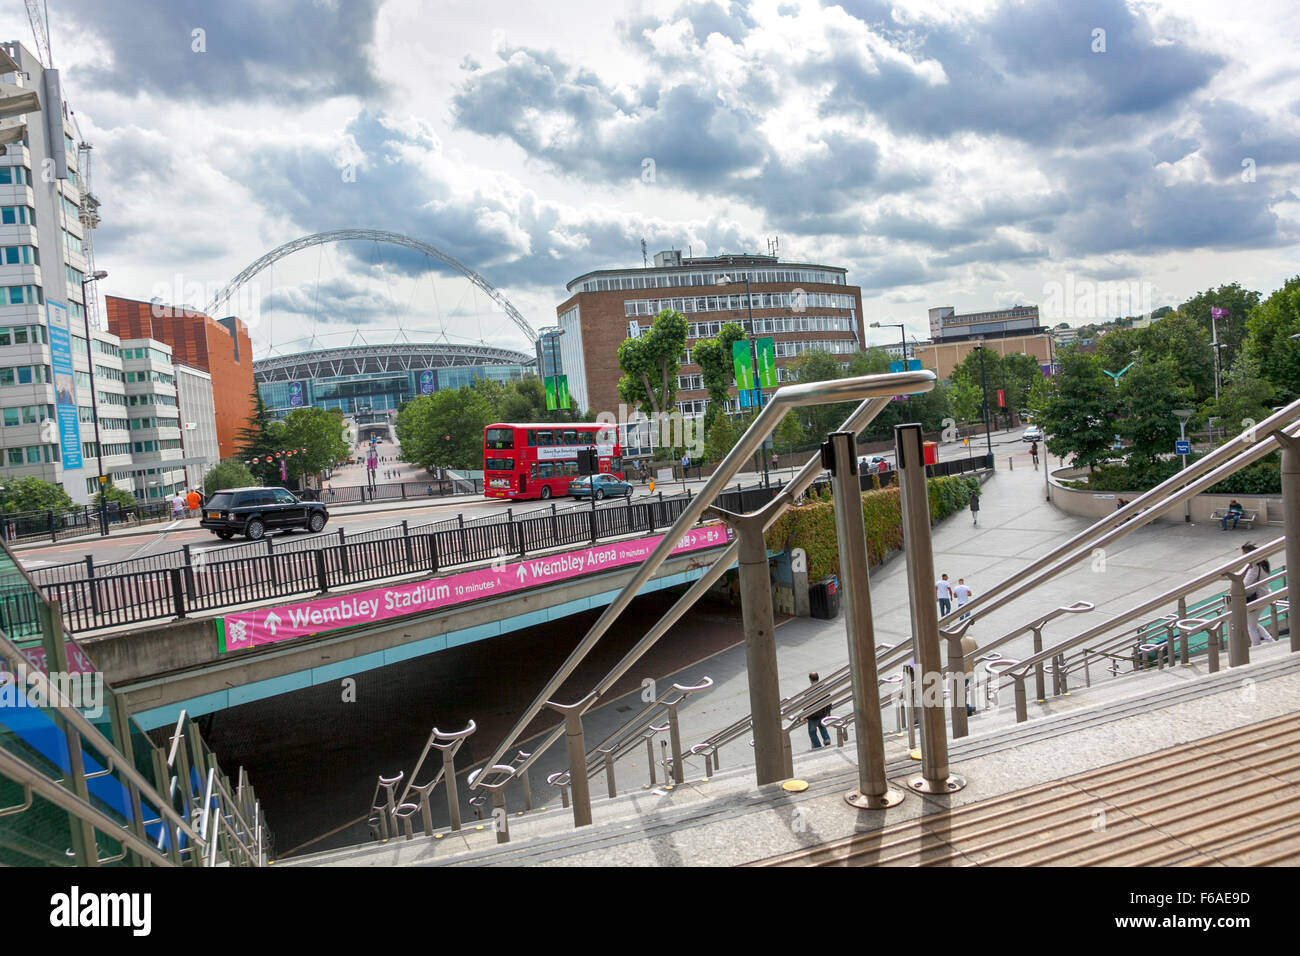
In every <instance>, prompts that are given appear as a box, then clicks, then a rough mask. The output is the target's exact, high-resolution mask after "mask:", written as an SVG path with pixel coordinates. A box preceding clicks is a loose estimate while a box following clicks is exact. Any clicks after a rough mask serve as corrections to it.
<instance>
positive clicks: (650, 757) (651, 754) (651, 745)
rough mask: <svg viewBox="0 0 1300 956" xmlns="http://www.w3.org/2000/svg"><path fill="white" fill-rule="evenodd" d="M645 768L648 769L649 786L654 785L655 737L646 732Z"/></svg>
mask: <svg viewBox="0 0 1300 956" xmlns="http://www.w3.org/2000/svg"><path fill="white" fill-rule="evenodd" d="M645 755H646V761H645V762H646V766H647V767H649V768H650V786H652V787H653V786H654V785H655V735H654V732H653V731H647V732H646V735H645Z"/></svg>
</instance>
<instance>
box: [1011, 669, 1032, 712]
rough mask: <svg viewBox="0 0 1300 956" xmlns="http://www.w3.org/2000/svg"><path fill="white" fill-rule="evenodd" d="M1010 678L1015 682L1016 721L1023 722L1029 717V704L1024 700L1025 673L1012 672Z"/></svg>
mask: <svg viewBox="0 0 1300 956" xmlns="http://www.w3.org/2000/svg"><path fill="white" fill-rule="evenodd" d="M1011 680H1012V681H1013V682H1014V683H1015V697H1016V723H1018V724H1023V723H1024V722H1025V721H1026V720H1028V719H1029V704H1028V702H1027V701H1026V700H1025V675H1024V674H1012V675H1011Z"/></svg>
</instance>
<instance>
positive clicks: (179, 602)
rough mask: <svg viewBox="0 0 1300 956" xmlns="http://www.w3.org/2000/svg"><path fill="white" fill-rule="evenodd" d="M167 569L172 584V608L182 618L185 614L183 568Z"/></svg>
mask: <svg viewBox="0 0 1300 956" xmlns="http://www.w3.org/2000/svg"><path fill="white" fill-rule="evenodd" d="M167 570H168V576H169V577H170V578H171V585H172V610H173V611H175V612H176V616H177V617H178V618H181V617H184V616H185V588H184V585H183V584H182V583H181V580H182V579H181V569H180V568H168V569H167Z"/></svg>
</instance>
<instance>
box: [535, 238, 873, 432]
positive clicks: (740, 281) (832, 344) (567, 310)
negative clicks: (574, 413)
mask: <svg viewBox="0 0 1300 956" xmlns="http://www.w3.org/2000/svg"><path fill="white" fill-rule="evenodd" d="M746 279H748V280H749V294H750V295H751V296H752V297H753V303H752V306H753V322H752V327H751V322H750V303H749V301H748V300H747V298H746V289H745V280H746ZM567 289H568V292H569V298H567V299H566V300H565V301H564V302H563V303H561V304H560V306H559V307H558V308H557V309H556V313H557V315H558V320H559V321H558V324H559V327H560V328H561V329H563V330H564V334H563V335H560V336H559V337H558V346H559V352H560V358H559V362H558V363H557V364H558V365H559V366H560V369H559V370H560V372H561V373H563V374H566V375H568V378H569V394H570V395H571V396H572V397H573V399H574V401H575V402H576V403H577V405H578V406H579V407H581V408H584V409H590V410H594V411H597V412H602V411H608V412H613V413H617V411H618V407H619V404H620V399H619V397H618V380H619V378H620V377H621V375H622V372H621V371H620V370H619V367H618V347H619V345H620V344H621V343H622V342H623V340H624V339H626V338H627V337H628V336H629V335H630V334H634V332H635V331H636V329H637V327H639V328H641V329H646V328H649V326H650V324H651V323H652V322H653V321H654V317H655V316H656V315H658V314H659V312H660V311H661V310H662V309H665V308H673V309H676V310H677V311H678V312H681V313H682V315H684V316H685V317H686V320H687V322H688V323H690V330H689V333H688V336H687V341H686V346H687V351H686V357H685V360H684V361H683V363H682V368H681V373H680V375H679V377H678V392H677V407H678V408H679V409H681V411H682V412H683V414H685V415H697V414H703V412H704V408H705V401H706V397H707V393H706V392H705V390H704V383H703V381H702V378H701V373H700V368H699V366H698V365H695V364H694V363H693V362H692V361H691V351H690V350H691V347H692V346H693V345H694V344H695V342H696V341H697V340H698V339H705V338H712V337H714V336H716V335H717V334H718V330H719V329H720V328H721V326H722V324H723V323H725V322H735V323H737V324H739V325H740V326H741V327H743V328H744V329H745V331H746V332H747V333H749V334H750V335H751V337H754V338H759V337H766V336H771V337H772V338H773V339H774V340H775V345H776V364H777V376H778V379H779V380H781V381H786V380H787V377H788V372H787V370H786V366H787V364H788V363H789V361H790V360H791V359H793V358H794V357H795V356H797V355H799V354H800V353H802V352H806V351H809V350H811V349H824V350H826V351H828V352H832V353H835V354H837V355H839V356H840V357H841V359H842V362H847V361H848V359H849V356H850V355H852V354H853V353H854V352H857V351H860V350H861V349H862V342H863V335H864V331H865V330H864V328H863V323H862V292H861V290H860V289H859V288H858V287H857V286H851V285H848V284H847V281H846V270H844V269H841V268H837V267H835V266H825V265H811V264H805V263H793V262H779V261H778V260H777V257H776V256H764V255H735V256H711V257H707V258H686V257H683V256H682V254H681V253H680V252H677V251H673V252H660V253H658V254H656V255H655V257H654V266H653V267H646V268H634V269H606V270H601V271H597V272H588V273H586V274H584V275H581V276H578V277H577V278H576V279H574V280H573V281H571V282H570V283H568V286H567ZM633 323H636V326H634V325H633ZM548 348H549V347H548ZM548 358H549V355H548ZM731 394H732V395H733V398H732V399H731V400H730V401H728V403H727V404H728V408H729V409H731V410H735V409H736V407H737V404H736V399H735V398H734V396H735V394H736V392H735V389H734V386H733V389H732V393H731Z"/></svg>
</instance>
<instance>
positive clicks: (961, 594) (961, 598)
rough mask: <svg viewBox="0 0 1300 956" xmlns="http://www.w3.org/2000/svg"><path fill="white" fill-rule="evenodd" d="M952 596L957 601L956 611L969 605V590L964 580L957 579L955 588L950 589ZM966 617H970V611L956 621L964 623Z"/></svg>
mask: <svg viewBox="0 0 1300 956" xmlns="http://www.w3.org/2000/svg"><path fill="white" fill-rule="evenodd" d="M952 596H953V597H955V598H956V599H957V610H959V611H960V610H961V609H962V608H964V607H965V606H966V605H967V604H969V603H970V588H968V587H967V586H966V579H965V578H958V579H957V586H956V587H955V588H953V589H952ZM968 617H970V611H967V612H966V613H965V614H963V615H962V616H961V617H959V618H957V620H959V621H964V620H966V618H968ZM974 626H975V625H974V624H972V625H971V627H974Z"/></svg>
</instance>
